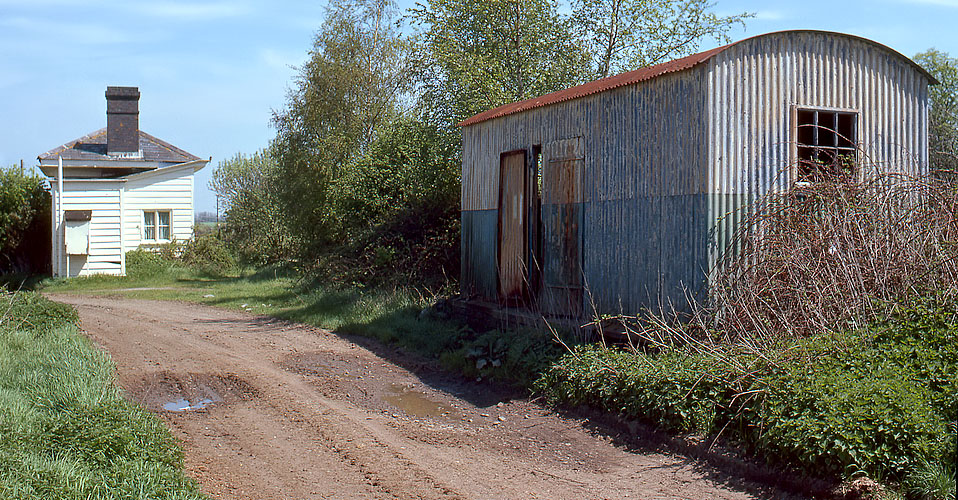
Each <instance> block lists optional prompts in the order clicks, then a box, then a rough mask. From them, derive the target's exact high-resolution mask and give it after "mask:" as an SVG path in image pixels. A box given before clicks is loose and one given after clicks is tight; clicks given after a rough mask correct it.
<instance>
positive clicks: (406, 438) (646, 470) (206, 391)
mask: <svg viewBox="0 0 958 500" xmlns="http://www.w3.org/2000/svg"><path fill="white" fill-rule="evenodd" d="M51 298H53V299H54V300H58V301H61V302H66V303H70V304H73V305H75V306H77V308H78V309H79V312H80V318H81V321H82V325H83V329H84V330H85V332H86V334H87V335H88V336H89V337H90V338H91V339H93V340H94V341H95V342H96V343H98V344H99V345H101V346H103V347H104V348H105V349H107V350H108V351H109V352H110V354H111V355H112V356H113V359H114V361H115V362H116V365H117V370H118V374H117V376H118V379H119V382H120V384H121V385H122V386H123V387H124V388H125V390H126V391H127V393H128V395H129V397H131V398H132V399H134V400H135V401H137V402H139V403H141V404H143V405H145V406H146V407H148V408H150V409H152V410H155V411H157V412H158V413H159V414H160V415H161V416H162V417H163V418H164V419H165V420H166V421H167V423H168V424H169V426H170V428H171V429H172V430H173V432H174V434H175V435H176V436H177V437H178V438H179V439H181V440H182V441H183V443H184V447H185V450H186V465H187V469H188V471H189V473H190V474H191V475H192V476H194V477H195V478H196V479H197V480H198V481H199V483H200V484H201V486H202V488H203V490H204V491H206V492H208V493H210V494H211V495H212V496H214V497H216V498H220V499H233V498H236V499H240V498H242V499H247V498H253V499H265V500H271V499H313V498H337V499H346V498H350V499H351V498H375V499H387V498H400V499H407V498H408V499H412V498H426V499H433V498H496V499H500V498H516V499H520V498H522V499H524V498H549V499H563V498H568V499H588V498H609V499H613V498H614V499H620V498H641V499H645V498H688V499H740V498H769V497H772V496H776V495H775V494H773V493H771V492H769V491H768V490H760V489H756V487H755V486H754V485H749V484H747V483H741V482H738V481H734V480H731V479H730V478H728V477H727V476H725V475H724V474H722V473H720V472H716V471H715V470H713V469H711V468H709V467H708V466H705V465H702V464H700V463H697V462H694V461H691V460H689V459H685V458H682V457H675V456H670V455H663V454H659V453H653V452H642V451H638V452H635V451H632V452H630V451H627V450H625V449H623V448H621V447H619V446H616V445H615V444H613V443H612V442H611V440H610V439H609V438H607V437H603V436H601V435H595V434H593V433H590V432H589V430H588V427H587V426H586V425H584V424H586V423H585V422H583V421H580V420H574V419H568V418H563V417H559V416H556V415H554V414H553V413H552V412H549V411H547V410H544V409H542V408H540V407H538V406H536V405H534V404H532V403H530V402H528V401H524V400H511V401H510V400H505V401H501V400H500V396H497V395H496V394H494V393H493V392H494V391H493V390H492V389H489V388H488V387H485V386H483V385H481V384H471V383H466V382H462V381H461V380H449V379H450V378H451V377H449V376H448V375H447V376H445V377H444V376H443V374H442V373H441V372H438V371H436V370H433V369H430V368H429V367H428V366H424V365H423V364H421V363H417V362H416V360H415V359H410V358H409V357H408V356H404V355H402V354H400V353H396V352H393V351H391V350H389V349H386V348H382V347H377V345H375V344H367V345H368V347H369V348H372V349H376V350H378V351H379V352H380V354H379V355H377V354H375V353H373V352H372V351H370V350H369V349H367V348H364V347H362V346H360V345H358V344H357V343H354V342H352V341H350V340H348V339H344V338H342V337H340V336H337V335H335V334H332V333H330V332H327V331H324V330H321V329H317V328H312V327H308V326H303V325H298V324H291V323H286V322H281V321H276V320H271V319H269V318H263V317H257V316H252V315H247V314H242V313H238V312H232V311H225V310H219V309H214V308H210V307H206V306H200V305H194V304H185V303H172V302H154V301H142V300H130V299H124V298H116V297H108V298H97V297H85V296H73V295H56V296H52V297H51ZM400 365H404V366H407V367H411V368H413V369H415V372H416V373H413V372H411V371H409V370H407V369H406V368H403V367H402V366H400ZM181 399H185V400H187V402H188V403H184V402H183V401H180V400H181ZM205 400H209V401H212V402H211V403H210V404H209V406H207V407H205V409H197V410H187V411H170V410H169V409H167V410H164V406H166V407H167V408H175V407H176V406H177V405H179V406H183V405H185V404H191V405H192V404H196V403H197V402H201V401H205ZM499 403H501V404H499Z"/></svg>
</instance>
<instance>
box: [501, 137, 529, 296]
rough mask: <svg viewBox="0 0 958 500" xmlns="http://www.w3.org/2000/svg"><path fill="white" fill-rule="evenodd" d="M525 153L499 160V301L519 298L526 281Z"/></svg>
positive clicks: (516, 152) (503, 156)
mask: <svg viewBox="0 0 958 500" xmlns="http://www.w3.org/2000/svg"><path fill="white" fill-rule="evenodd" d="M526 177H527V175H526V152H525V150H520V151H512V152H509V153H503V154H502V156H501V157H500V159H499V238H498V240H499V241H498V245H499V251H498V259H499V262H498V264H499V300H500V301H504V302H505V301H514V300H518V299H519V298H521V297H522V295H523V292H524V290H525V282H526V269H527V265H526V254H527V252H528V241H527V240H528V234H527V228H526V214H527V213H528V207H527V204H528V199H527V196H526Z"/></svg>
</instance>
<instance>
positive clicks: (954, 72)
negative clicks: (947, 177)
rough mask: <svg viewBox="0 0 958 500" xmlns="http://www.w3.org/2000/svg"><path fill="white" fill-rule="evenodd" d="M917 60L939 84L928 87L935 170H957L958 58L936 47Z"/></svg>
mask: <svg viewBox="0 0 958 500" xmlns="http://www.w3.org/2000/svg"><path fill="white" fill-rule="evenodd" d="M915 61H916V62H917V63H918V64H920V65H921V66H922V67H924V68H925V69H926V70H927V71H928V72H929V73H931V74H932V76H934V77H935V78H936V79H937V80H938V81H939V82H940V83H939V84H938V85H932V86H930V87H929V88H928V92H929V101H930V105H931V112H930V113H929V117H928V152H929V155H928V156H929V158H928V159H929V161H930V163H931V167H932V169H934V170H939V171H950V172H958V59H956V58H954V57H950V56H949V55H948V54H947V53H945V52H941V51H939V50H935V49H928V50H926V51H925V52H922V53H920V54H917V55H915Z"/></svg>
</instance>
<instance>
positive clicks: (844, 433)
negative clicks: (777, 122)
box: [536, 302, 958, 480]
mask: <svg viewBox="0 0 958 500" xmlns="http://www.w3.org/2000/svg"><path fill="white" fill-rule="evenodd" d="M536 388H537V389H538V390H539V391H540V392H542V393H543V394H545V395H546V396H547V397H548V398H549V399H550V400H551V401H553V402H557V403H558V402H562V403H570V404H590V405H595V406H599V407H601V408H604V409H606V410H609V411H613V412H616V413H621V414H624V415H627V416H629V417H632V418H639V419H643V420H647V421H651V422H653V423H656V424H658V425H660V426H662V427H664V428H667V429H671V430H678V431H694V432H699V433H702V434H706V435H711V436H713V437H714V436H717V435H718V434H721V435H722V436H724V437H725V438H730V439H732V440H734V441H738V442H740V443H742V444H744V445H745V446H746V447H747V448H748V449H752V450H755V451H757V452H759V453H761V454H763V455H765V456H766V457H768V458H769V459H774V460H777V461H780V462H784V463H788V464H792V465H793V466H796V467H799V468H801V469H803V470H805V471H807V472H809V473H812V474H820V475H829V476H833V477H841V476H852V475H856V474H858V473H861V472H864V473H866V474H868V475H870V476H872V477H876V478H881V479H893V480H901V479H903V478H905V477H907V476H908V475H909V474H910V473H911V472H912V471H914V470H917V468H918V467H919V466H920V464H921V463H922V461H927V460H931V461H944V462H945V463H947V462H948V459H947V457H949V456H953V453H954V450H953V448H954V444H953V443H950V444H949V443H948V442H947V440H945V439H942V438H943V437H944V436H947V434H948V433H949V422H950V421H954V420H955V411H956V408H958V319H956V317H955V313H954V307H953V306H949V305H940V304H935V303H934V302H931V303H923V302H919V303H917V304H915V305H913V306H911V307H909V308H905V309H903V310H902V311H900V314H899V315H898V316H897V317H896V318H895V319H893V320H892V321H889V322H888V323H886V324H880V325H876V326H875V327H873V328H871V329H868V330H862V331H856V332H848V333H842V334H822V335H819V336H817V337H812V338H808V339H804V340H795V341H791V342H789V343H786V344H783V345H780V346H777V347H775V348H770V349H768V350H766V351H765V352H762V353H761V355H759V353H758V352H756V351H754V350H750V349H743V348H741V347H735V346H726V347H724V348H722V349H719V350H714V351H688V350H684V349H674V350H666V351H663V352H659V353H653V354H644V353H636V352H627V351H622V350H614V349H606V348H603V347H599V346H581V347H578V348H577V349H575V351H574V352H573V353H571V354H569V355H566V356H564V357H563V358H562V359H561V360H560V361H559V362H557V363H556V364H555V365H554V366H553V367H552V368H551V369H550V370H549V371H548V372H547V373H546V374H545V375H544V376H543V377H542V378H541V379H539V380H538V381H537V382H536Z"/></svg>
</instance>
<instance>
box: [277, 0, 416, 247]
mask: <svg viewBox="0 0 958 500" xmlns="http://www.w3.org/2000/svg"><path fill="white" fill-rule="evenodd" d="M398 18H399V11H398V10H397V8H396V6H395V4H394V3H392V2H391V1H390V0H357V1H346V0H341V1H334V2H332V3H330V5H329V7H328V8H327V11H326V20H325V22H324V23H323V25H322V27H321V28H320V30H319V31H318V32H317V34H316V37H315V40H314V42H313V49H312V50H311V51H310V59H309V61H308V62H306V64H305V65H304V66H303V67H302V68H300V71H299V75H298V76H297V78H296V81H295V86H294V88H293V89H292V90H291V91H290V92H289V94H288V96H287V104H286V108H285V109H284V110H283V111H282V112H279V113H276V114H275V115H274V117H273V123H274V125H275V126H276V128H277V137H276V141H275V143H274V148H275V151H276V160H277V167H278V172H279V178H280V179H282V183H283V186H284V187H283V190H282V191H281V192H280V199H281V201H282V205H283V208H284V210H285V212H286V215H287V217H288V220H289V223H290V227H291V230H292V231H293V232H294V233H295V234H297V235H298V236H299V237H300V240H301V241H302V242H303V243H305V244H306V245H307V247H308V248H307V249H305V250H306V253H309V252H311V251H312V250H313V249H315V248H318V247H321V246H323V245H324V244H328V243H330V242H332V241H334V240H336V238H337V236H338V234H337V228H336V227H335V224H334V220H332V219H331V218H330V217H329V216H328V215H329V211H328V203H329V198H330V191H329V189H330V188H331V187H332V186H335V185H336V179H338V178H339V177H340V176H341V175H342V173H343V169H344V168H348V166H349V165H350V164H351V162H352V161H354V159H355V158H357V157H359V156H362V155H363V154H364V153H365V151H366V150H367V149H368V147H369V145H370V144H372V143H373V142H374V140H375V138H376V136H377V134H379V133H380V131H381V129H382V127H383V126H384V124H387V123H389V122H390V120H391V119H392V118H393V117H394V116H395V115H396V114H397V113H398V112H399V111H400V110H401V104H402V102H403V96H404V95H405V94H406V93H407V92H408V91H409V89H410V88H411V86H412V77H413V75H414V73H413V72H412V67H411V61H412V59H411V58H410V51H411V47H412V45H411V44H410V43H409V41H407V40H406V39H404V38H403V37H401V36H400V33H399V29H398V27H397V20H398Z"/></svg>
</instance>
